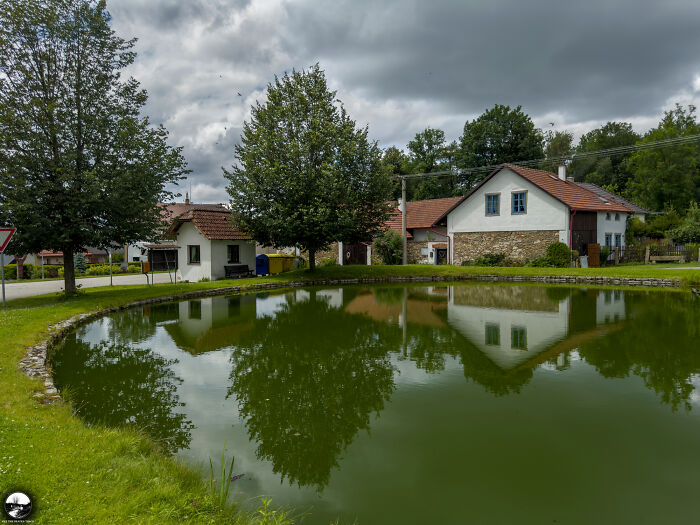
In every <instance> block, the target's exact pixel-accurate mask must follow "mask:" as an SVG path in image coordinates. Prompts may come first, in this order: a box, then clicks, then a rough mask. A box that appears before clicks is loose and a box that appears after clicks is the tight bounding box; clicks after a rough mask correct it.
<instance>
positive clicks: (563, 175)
mask: <svg viewBox="0 0 700 525" xmlns="http://www.w3.org/2000/svg"><path fill="white" fill-rule="evenodd" d="M559 178H560V179H561V180H566V166H565V165H564V164H562V165H561V166H559Z"/></svg>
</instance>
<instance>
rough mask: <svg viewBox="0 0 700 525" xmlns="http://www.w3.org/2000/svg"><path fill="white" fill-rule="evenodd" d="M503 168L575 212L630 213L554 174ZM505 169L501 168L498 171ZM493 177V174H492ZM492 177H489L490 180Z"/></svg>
mask: <svg viewBox="0 0 700 525" xmlns="http://www.w3.org/2000/svg"><path fill="white" fill-rule="evenodd" d="M503 167H505V168H508V169H510V170H511V171H514V172H515V173H517V174H518V175H520V176H521V177H524V178H526V179H527V180H529V181H530V182H532V183H533V184H534V185H535V186H539V187H540V188H541V189H543V190H544V191H546V192H547V193H549V194H550V195H551V196H552V197H554V198H555V199H558V200H560V201H561V202H563V203H564V204H566V205H567V206H568V207H569V208H571V209H573V210H581V211H622V212H626V213H630V212H631V211H632V210H630V209H629V208H628V207H627V206H625V205H623V204H620V203H619V202H614V201H611V200H608V199H605V198H604V197H601V196H599V195H596V194H595V193H593V192H592V191H590V190H587V189H586V188H582V187H581V186H579V185H578V184H576V183H575V182H571V181H568V180H561V179H560V178H559V177H557V176H556V175H555V174H554V173H550V172H548V171H542V170H533V169H530V168H523V167H521V166H515V165H513V164H504V165H503ZM502 169H503V168H499V169H498V171H500V170H502ZM492 175H493V174H492ZM492 175H489V177H487V178H490V177H491V176H492Z"/></svg>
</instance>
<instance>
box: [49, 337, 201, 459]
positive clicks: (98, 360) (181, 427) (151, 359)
mask: <svg viewBox="0 0 700 525" xmlns="http://www.w3.org/2000/svg"><path fill="white" fill-rule="evenodd" d="M174 363H176V361H175V360H169V359H165V358H163V357H161V356H158V355H157V354H155V353H154V352H152V351H150V350H148V349H143V348H134V347H131V346H128V345H125V344H122V343H109V342H106V341H102V342H101V343H99V344H97V345H90V344H88V343H86V342H83V341H80V340H79V339H78V338H77V337H76V336H75V335H74V336H71V337H70V338H69V339H67V340H66V343H65V344H64V346H63V348H61V350H60V351H58V352H56V353H55V354H54V356H53V358H52V363H51V365H52V367H53V370H54V380H55V383H56V386H57V388H59V389H60V390H63V389H65V388H67V389H68V393H69V398H70V401H71V402H72V404H73V405H74V406H75V407H76V410H77V411H78V413H79V414H80V416H81V417H82V418H83V419H85V420H86V421H88V422H90V423H93V424H103V425H108V426H123V425H134V426H136V427H138V428H142V429H143V430H145V431H146V432H147V433H148V434H149V435H150V436H151V437H152V438H153V439H154V440H155V441H157V442H159V443H160V444H161V445H162V446H163V448H165V449H166V450H167V451H169V452H171V453H174V452H176V451H178V450H179V449H181V448H185V447H187V446H189V443H190V440H191V429H192V428H193V425H192V423H191V422H190V421H189V420H187V419H186V418H185V415H184V414H178V413H175V412H173V410H174V409H175V408H176V407H179V406H183V404H182V403H180V402H179V399H178V396H177V384H178V383H181V382H182V379H180V378H179V377H177V376H175V374H174V373H173V371H172V370H171V369H170V367H171V366H172V365H173V364H174Z"/></svg>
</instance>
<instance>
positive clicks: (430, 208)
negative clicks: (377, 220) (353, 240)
mask: <svg viewBox="0 0 700 525" xmlns="http://www.w3.org/2000/svg"><path fill="white" fill-rule="evenodd" d="M462 199H463V197H447V198H445V199H430V200H425V201H412V202H407V203H406V208H407V209H406V230H412V229H415V228H433V227H435V226H437V223H438V222H439V220H440V219H441V218H442V217H443V216H444V215H446V214H447V213H448V212H449V211H450V210H452V208H454V207H455V206H456V205H457V204H459V203H460V202H462ZM386 225H387V227H388V228H389V229H391V230H394V231H397V232H399V233H400V232H401V210H399V209H398V208H395V209H394V211H392V212H391V215H389V219H388V220H387V222H386ZM406 233H407V237H408V238H409V239H410V238H412V237H413V236H412V235H411V232H408V231H407V232H406Z"/></svg>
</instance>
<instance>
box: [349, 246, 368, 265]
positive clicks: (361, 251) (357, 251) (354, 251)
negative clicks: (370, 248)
mask: <svg viewBox="0 0 700 525" xmlns="http://www.w3.org/2000/svg"><path fill="white" fill-rule="evenodd" d="M349 264H367V246H366V245H364V244H362V243H359V242H356V243H355V244H343V265H344V266H347V265H349Z"/></svg>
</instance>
